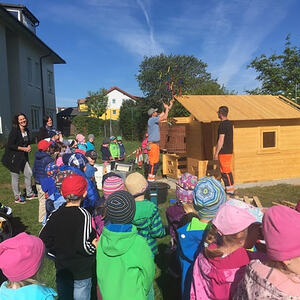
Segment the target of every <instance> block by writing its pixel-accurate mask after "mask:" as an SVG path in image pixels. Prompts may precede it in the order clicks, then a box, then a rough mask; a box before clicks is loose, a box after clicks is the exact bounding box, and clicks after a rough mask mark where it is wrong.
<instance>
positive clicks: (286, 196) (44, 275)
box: [0, 139, 300, 299]
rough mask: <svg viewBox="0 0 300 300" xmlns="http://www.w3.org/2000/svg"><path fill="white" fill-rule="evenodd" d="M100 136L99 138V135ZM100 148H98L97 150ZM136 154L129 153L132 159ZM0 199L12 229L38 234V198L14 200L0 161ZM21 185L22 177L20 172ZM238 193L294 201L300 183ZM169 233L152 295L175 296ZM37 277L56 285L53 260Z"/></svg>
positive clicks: (130, 147)
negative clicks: (9, 210)
mask: <svg viewBox="0 0 300 300" xmlns="http://www.w3.org/2000/svg"><path fill="white" fill-rule="evenodd" d="M101 140H102V139H101ZM124 144H125V147H126V152H127V153H130V152H132V151H134V150H135V149H136V148H137V146H138V143H137V142H125V143H124ZM99 148H100V139H97V141H96V149H97V151H98V150H99ZM35 150H36V146H33V152H32V153H31V154H30V165H31V166H33V157H34V154H33V153H34V152H35ZM98 152H99V151H98ZM2 155H3V150H0V157H2ZM134 158H135V156H133V157H132V159H134ZM0 174H1V176H0V202H2V203H3V204H5V205H8V206H10V207H12V209H13V226H14V230H15V233H19V232H22V231H26V232H28V233H31V234H34V235H38V233H39V231H40V229H41V226H40V225H39V223H38V201H37V200H31V201H28V202H27V203H26V204H25V205H20V204H15V203H14V201H13V194H12V191H11V186H10V173H9V171H8V170H7V169H6V168H4V167H3V165H2V164H1V163H0ZM20 182H21V183H22V184H21V187H22V188H24V184H23V183H24V180H23V178H22V176H21V180H20ZM237 193H238V195H239V196H243V195H247V196H253V195H256V196H258V197H259V199H260V200H261V202H262V204H263V205H264V206H266V207H267V206H271V205H272V201H278V200H288V201H291V202H297V201H298V200H299V199H300V186H292V185H287V184H281V185H276V186H272V187H263V188H249V189H239V190H238V191H237ZM171 198H173V199H174V198H175V193H174V191H172V190H170V191H169V195H168V199H171ZM167 207H168V201H167V202H166V203H163V204H160V205H159V210H160V212H161V216H162V219H163V223H164V224H167V221H166V217H165V210H166V208H167ZM169 240H170V238H169V236H167V237H165V238H162V239H160V240H158V244H159V251H160V254H159V255H158V256H157V257H156V265H157V268H156V278H155V282H154V289H155V295H156V297H155V299H178V293H179V289H180V286H179V282H177V281H176V280H174V279H173V278H172V277H170V276H169V275H168V274H167V272H166V270H167V267H168V259H169V258H168V255H167V254H165V250H166V248H167V247H168V244H169ZM39 275H40V280H41V281H42V282H44V283H46V284H47V285H48V286H51V287H53V288H55V269H54V265H53V263H52V262H51V261H50V260H48V259H45V260H44V264H43V266H42V269H41V272H40V274H39Z"/></svg>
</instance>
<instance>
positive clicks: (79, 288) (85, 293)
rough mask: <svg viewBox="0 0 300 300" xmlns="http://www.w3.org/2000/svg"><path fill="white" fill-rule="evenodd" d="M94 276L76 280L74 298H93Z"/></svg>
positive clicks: (80, 299)
mask: <svg viewBox="0 0 300 300" xmlns="http://www.w3.org/2000/svg"><path fill="white" fill-rule="evenodd" d="M91 288H92V278H87V279H83V280H74V294H73V295H74V300H82V299H87V300H89V299H91Z"/></svg>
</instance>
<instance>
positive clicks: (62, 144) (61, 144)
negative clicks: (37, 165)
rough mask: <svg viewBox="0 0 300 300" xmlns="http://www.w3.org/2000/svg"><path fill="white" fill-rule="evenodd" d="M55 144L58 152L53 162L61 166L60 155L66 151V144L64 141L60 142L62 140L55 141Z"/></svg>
mask: <svg viewBox="0 0 300 300" xmlns="http://www.w3.org/2000/svg"><path fill="white" fill-rule="evenodd" d="M56 145H57V146H58V150H59V152H58V153H57V155H56V160H55V162H56V165H57V166H58V167H61V166H63V165H64V163H63V160H62V157H63V155H64V154H65V153H66V150H67V146H66V145H65V144H64V143H62V142H58V143H56Z"/></svg>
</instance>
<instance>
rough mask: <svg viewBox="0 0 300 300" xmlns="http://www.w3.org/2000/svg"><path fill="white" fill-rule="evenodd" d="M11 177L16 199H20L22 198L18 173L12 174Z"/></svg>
mask: <svg viewBox="0 0 300 300" xmlns="http://www.w3.org/2000/svg"><path fill="white" fill-rule="evenodd" d="M10 175H11V187H12V190H13V193H14V197H15V199H18V198H19V197H20V196H21V193H20V189H19V177H20V175H19V174H18V173H13V172H10Z"/></svg>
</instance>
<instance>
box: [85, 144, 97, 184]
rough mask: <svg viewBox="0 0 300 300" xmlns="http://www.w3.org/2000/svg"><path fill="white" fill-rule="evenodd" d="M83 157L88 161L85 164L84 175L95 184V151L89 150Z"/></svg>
mask: <svg viewBox="0 0 300 300" xmlns="http://www.w3.org/2000/svg"><path fill="white" fill-rule="evenodd" d="M85 157H86V158H87V160H88V163H87V164H86V170H85V175H86V176H87V178H89V179H90V180H92V181H93V182H94V183H95V172H96V171H97V169H96V168H95V167H94V165H95V162H96V159H97V157H98V155H97V153H96V151H94V150H89V151H87V152H86V153H85Z"/></svg>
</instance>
